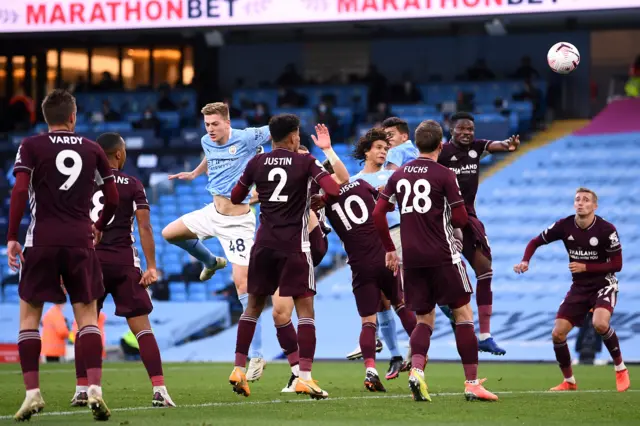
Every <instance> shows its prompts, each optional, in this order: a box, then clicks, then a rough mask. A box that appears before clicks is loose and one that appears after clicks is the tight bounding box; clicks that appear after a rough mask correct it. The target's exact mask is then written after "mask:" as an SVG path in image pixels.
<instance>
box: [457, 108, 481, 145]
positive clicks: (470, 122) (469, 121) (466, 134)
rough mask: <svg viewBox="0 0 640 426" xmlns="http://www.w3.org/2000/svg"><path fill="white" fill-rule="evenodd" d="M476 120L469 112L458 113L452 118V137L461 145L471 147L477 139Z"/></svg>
mask: <svg viewBox="0 0 640 426" xmlns="http://www.w3.org/2000/svg"><path fill="white" fill-rule="evenodd" d="M474 122H475V118H474V117H473V114H470V113H468V112H456V113H455V114H453V115H452V116H451V137H452V138H453V140H454V141H455V142H456V143H459V144H460V145H471V142H473V140H474V139H475V130H476V128H475V123H474Z"/></svg>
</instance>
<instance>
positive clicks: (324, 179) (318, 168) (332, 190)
mask: <svg viewBox="0 0 640 426" xmlns="http://www.w3.org/2000/svg"><path fill="white" fill-rule="evenodd" d="M306 161H308V163H307V173H308V174H309V176H311V177H312V178H313V180H315V181H316V183H317V184H318V185H320V188H322V190H323V191H324V193H325V194H327V195H328V196H329V197H337V196H338V195H339V194H340V186H339V185H338V183H337V182H336V181H335V180H333V178H332V177H331V175H330V174H329V173H327V171H326V170H325V169H324V167H322V164H320V162H319V161H318V160H316V158H315V157H314V156H313V155H311V154H309V155H307V156H306ZM347 180H348V179H347Z"/></svg>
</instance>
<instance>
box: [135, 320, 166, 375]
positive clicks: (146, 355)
mask: <svg viewBox="0 0 640 426" xmlns="http://www.w3.org/2000/svg"><path fill="white" fill-rule="evenodd" d="M136 339H138V346H139V347H140V358H142V363H143V364H144V368H146V369H147V374H148V375H149V378H150V379H151V384H152V386H164V374H163V372H162V358H161V357H160V348H158V342H157V341H156V336H154V335H153V331H151V330H142V331H141V332H139V333H138V334H136Z"/></svg>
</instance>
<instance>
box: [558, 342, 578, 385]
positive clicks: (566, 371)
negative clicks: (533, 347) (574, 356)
mask: <svg viewBox="0 0 640 426" xmlns="http://www.w3.org/2000/svg"><path fill="white" fill-rule="evenodd" d="M553 351H554V352H555V353H556V360H557V361H558V365H559V366H560V370H562V375H563V376H564V378H565V379H571V378H573V369H572V368H571V354H570V353H569V346H567V341H566V340H565V341H564V342H561V343H554V344H553ZM573 383H575V381H574V382H573Z"/></svg>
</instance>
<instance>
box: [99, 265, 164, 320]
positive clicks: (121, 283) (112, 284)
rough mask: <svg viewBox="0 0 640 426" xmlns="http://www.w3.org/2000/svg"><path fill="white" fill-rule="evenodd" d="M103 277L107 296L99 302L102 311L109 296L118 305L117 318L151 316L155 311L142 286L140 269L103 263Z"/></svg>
mask: <svg viewBox="0 0 640 426" xmlns="http://www.w3.org/2000/svg"><path fill="white" fill-rule="evenodd" d="M102 277H103V280H104V291H105V295H104V296H103V297H102V298H101V299H100V301H99V302H98V307H99V308H100V309H102V304H103V303H104V300H105V298H106V297H107V294H111V295H112V296H113V302H114V303H115V305H116V316H119V317H124V318H134V317H139V316H141V315H149V314H150V313H151V311H153V304H152V303H151V298H150V297H149V293H147V290H146V289H145V288H144V287H143V286H142V285H140V279H141V278H142V272H141V271H140V268H136V267H135V266H127V265H114V264H104V263H103V264H102Z"/></svg>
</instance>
